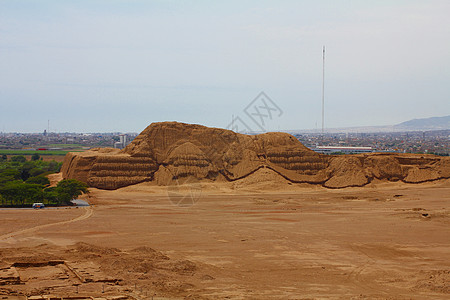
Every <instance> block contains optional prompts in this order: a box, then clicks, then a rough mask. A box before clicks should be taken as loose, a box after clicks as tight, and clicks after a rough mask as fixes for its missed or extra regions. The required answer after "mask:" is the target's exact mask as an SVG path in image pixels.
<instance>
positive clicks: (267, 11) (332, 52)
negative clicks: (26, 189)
mask: <svg viewBox="0 0 450 300" xmlns="http://www.w3.org/2000/svg"><path fill="white" fill-rule="evenodd" d="M448 11H450V2H448V1H439V0H436V1H376V2H375V1H374V2H368V1H360V2H356V1H276V2H275V1H246V2H243V1H226V2H225V1H224V2H219V1H210V2H207V1H138V0H137V1H131V2H130V1H121V0H117V1H104V0H92V1H78V2H65V1H45V0H42V1H23V0H14V1H12V0H3V1H0V35H1V37H2V38H1V39H0V105H1V109H0V131H2V132H43V131H44V129H47V121H48V120H50V131H56V132H137V133H139V132H141V131H142V130H143V129H144V128H145V127H146V126H148V125H149V124H150V123H152V122H160V121H178V122H185V123H196V124H202V125H205V126H213V127H220V128H226V127H227V126H228V125H229V124H230V122H231V119H232V116H240V117H242V118H244V117H245V116H246V113H245V112H244V110H245V109H246V107H247V106H248V105H249V103H251V102H252V101H253V100H254V98H255V97H256V96H257V95H258V94H259V93H260V92H262V91H263V92H265V93H266V94H267V95H268V96H269V97H270V99H272V100H273V102H274V103H275V104H276V105H277V106H278V107H279V108H280V111H282V112H283V113H282V115H281V116H279V117H277V118H274V119H273V120H270V122H267V124H264V130H267V131H273V130H297V129H315V128H318V129H320V128H321V97H322V47H323V46H326V51H327V54H326V55H327V57H326V74H325V128H339V127H353V126H380V125H395V124H399V123H401V122H404V121H408V120H411V119H415V118H427V117H438V116H445V115H449V114H450V101H449V100H450V85H449V84H448V83H449V82H450V54H449V53H450V40H449V39H448V36H450V20H449V19H448V16H447V14H448ZM248 115H249V114H247V116H248ZM252 126H254V129H255V130H256V129H257V127H258V126H256V125H252ZM252 129H253V127H252Z"/></svg>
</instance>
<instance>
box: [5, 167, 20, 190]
mask: <svg viewBox="0 0 450 300" xmlns="http://www.w3.org/2000/svg"><path fill="white" fill-rule="evenodd" d="M20 179H21V177H20V172H19V171H18V170H15V169H5V170H2V171H1V172H0V186H3V185H4V184H6V183H8V182H11V181H15V180H20Z"/></svg>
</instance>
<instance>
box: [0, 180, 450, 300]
mask: <svg viewBox="0 0 450 300" xmlns="http://www.w3.org/2000/svg"><path fill="white" fill-rule="evenodd" d="M191 195H192V196H193V199H194V201H193V202H194V203H191V198H190V196H191ZM184 196H187V197H186V198H183V197H184ZM183 199H184V200H183ZM180 200H183V201H184V202H183V201H181V203H178V202H179V201H180ZM88 201H89V202H90V203H91V204H92V206H91V207H88V208H63V209H44V210H26V209H22V210H19V209H3V210H0V280H2V279H1V278H3V280H4V281H3V283H9V284H6V285H0V295H2V294H3V295H10V296H9V299H20V298H13V297H12V296H11V295H13V294H22V295H41V294H52V295H56V296H59V297H61V296H72V297H77V298H72V299H88V298H83V297H82V296H92V297H98V298H100V297H102V298H103V299H119V298H120V297H117V296H123V298H122V299H152V296H153V297H154V299H449V298H450V208H449V205H448V204H449V201H450V181H449V180H446V181H439V182H430V183H423V184H405V183H382V182H378V183H377V182H373V183H371V184H369V185H368V186H365V187H361V188H345V189H338V190H333V189H326V188H323V187H313V186H299V185H292V184H286V183H283V182H279V183H272V184H271V185H264V184H261V183H257V182H253V183H252V182H251V181H250V179H249V181H247V182H241V183H240V184H239V185H237V184H234V185H233V184H231V183H227V184H214V185H213V184H211V185H208V184H201V185H196V184H193V185H188V186H186V187H183V188H180V189H177V188H176V187H169V188H167V187H157V186H154V185H152V184H148V183H147V184H146V183H143V184H138V185H135V186H132V187H127V188H122V189H119V190H115V191H105V190H97V189H92V190H91V193H90V195H89V197H88ZM191 204H192V205H191ZM8 274H9V275H8ZM2 276H3V277H2ZM8 278H9V279H8ZM14 278H15V279H14ZM8 280H9V281H8ZM14 280H16V281H14ZM77 292H78V293H77ZM114 297H116V298H114ZM127 297H128V298H127ZM4 299H6V298H4ZM89 299H91V298H89Z"/></svg>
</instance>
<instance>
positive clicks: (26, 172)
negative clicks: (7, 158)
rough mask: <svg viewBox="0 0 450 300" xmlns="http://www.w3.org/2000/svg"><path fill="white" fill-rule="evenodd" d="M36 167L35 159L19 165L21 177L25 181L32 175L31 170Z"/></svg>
mask: <svg viewBox="0 0 450 300" xmlns="http://www.w3.org/2000/svg"><path fill="white" fill-rule="evenodd" d="M35 167H36V163H35V162H34V161H26V162H24V163H23V164H22V166H20V167H19V171H20V177H21V178H22V180H23V181H25V180H27V179H28V178H29V177H30V171H31V170H32V169H34V168H35Z"/></svg>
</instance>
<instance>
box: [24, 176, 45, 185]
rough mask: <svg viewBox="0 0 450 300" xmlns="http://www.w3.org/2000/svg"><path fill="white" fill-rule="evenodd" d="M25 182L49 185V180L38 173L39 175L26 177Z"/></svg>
mask: <svg viewBox="0 0 450 300" xmlns="http://www.w3.org/2000/svg"><path fill="white" fill-rule="evenodd" d="M25 183H33V184H39V185H42V186H43V187H44V186H49V185H50V180H48V178H47V177H45V176H42V175H39V176H34V177H30V178H28V179H27V180H26V181H25Z"/></svg>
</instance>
